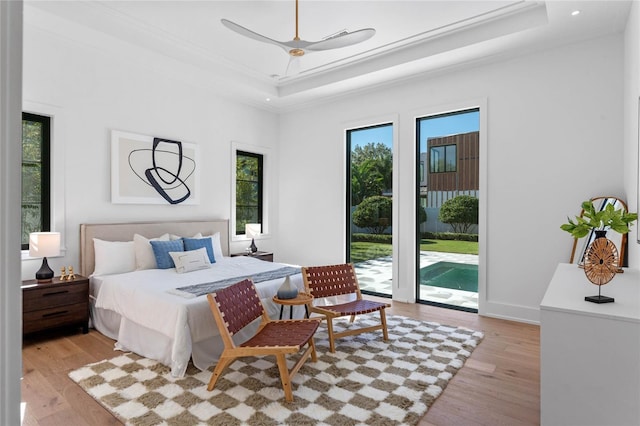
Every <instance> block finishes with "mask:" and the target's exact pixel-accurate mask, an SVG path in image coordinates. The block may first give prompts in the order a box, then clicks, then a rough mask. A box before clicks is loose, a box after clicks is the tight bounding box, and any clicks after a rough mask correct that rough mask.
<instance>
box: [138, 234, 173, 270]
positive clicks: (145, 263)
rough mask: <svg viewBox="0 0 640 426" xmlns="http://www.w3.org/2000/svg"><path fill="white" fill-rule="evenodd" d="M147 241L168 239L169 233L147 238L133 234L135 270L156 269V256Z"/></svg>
mask: <svg viewBox="0 0 640 426" xmlns="http://www.w3.org/2000/svg"><path fill="white" fill-rule="evenodd" d="M149 241H169V234H164V235H161V236H160V237H157V238H147V237H143V236H142V235H140V234H134V235H133V245H134V247H135V251H136V270H141V269H156V268H157V267H158V265H157V264H156V257H155V255H154V254H153V248H152V247H151V244H149Z"/></svg>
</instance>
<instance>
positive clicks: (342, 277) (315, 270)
mask: <svg viewBox="0 0 640 426" xmlns="http://www.w3.org/2000/svg"><path fill="white" fill-rule="evenodd" d="M302 278H303V279H304V286H305V288H306V291H307V292H308V293H310V294H311V295H312V296H313V298H314V299H313V300H314V301H317V300H318V299H323V298H325V297H331V296H342V295H348V294H353V295H355V300H353V301H350V302H345V303H339V304H333V305H326V306H312V307H311V312H315V313H318V314H321V315H324V317H325V318H326V319H327V331H328V334H329V348H330V350H331V352H335V351H336V347H335V339H338V338H340V337H345V336H351V335H354V334H360V333H365V332H369V331H375V330H382V336H383V339H384V340H385V341H386V340H387V339H388V338H389V335H388V333H387V317H386V314H385V309H386V308H388V307H391V305H390V304H388V303H381V302H375V301H372V300H365V299H363V298H362V293H360V286H359V285H358V278H357V277H356V273H355V270H354V268H353V264H351V263H345V264H340V265H327V266H308V267H304V268H302ZM376 311H378V312H380V324H377V325H374V326H370V327H361V328H355V329H350V330H346V331H343V332H341V333H335V332H334V331H333V319H334V318H338V317H344V316H351V322H353V321H354V319H355V317H356V315H363V314H368V313H371V312H376Z"/></svg>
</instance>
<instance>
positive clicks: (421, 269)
mask: <svg viewBox="0 0 640 426" xmlns="http://www.w3.org/2000/svg"><path fill="white" fill-rule="evenodd" d="M479 130H480V110H479V109H478V108H473V109H467V110H461V111H455V112H447V113H443V114H437V115H430V116H427V117H421V118H418V119H417V120H416V132H417V134H416V139H417V143H416V147H417V153H416V157H417V158H416V160H417V164H416V166H417V170H418V176H417V179H416V180H417V182H416V197H417V203H416V205H417V206H418V212H417V215H416V217H417V223H416V229H417V230H418V232H417V238H416V240H417V247H416V256H417V262H416V263H417V271H416V282H417V289H416V295H417V299H418V301H419V302H425V303H430V304H435V305H439V306H446V307H451V308H454V309H460V310H468V311H473V312H477V310H478V204H479V197H480V195H481V194H480V184H479V177H480V174H479V168H480V132H479Z"/></svg>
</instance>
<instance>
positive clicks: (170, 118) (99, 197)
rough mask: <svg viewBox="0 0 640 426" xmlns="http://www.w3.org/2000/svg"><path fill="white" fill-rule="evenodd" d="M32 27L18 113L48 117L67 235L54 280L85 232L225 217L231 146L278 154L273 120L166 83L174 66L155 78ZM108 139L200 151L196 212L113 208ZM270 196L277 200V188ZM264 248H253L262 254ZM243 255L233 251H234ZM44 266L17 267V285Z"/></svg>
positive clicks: (148, 65) (138, 64)
mask: <svg viewBox="0 0 640 426" xmlns="http://www.w3.org/2000/svg"><path fill="white" fill-rule="evenodd" d="M28 22H29V21H28V20H27V24H26V26H25V47H24V107H25V109H28V110H29V111H32V112H36V113H38V112H40V113H44V114H47V115H48V114H52V115H54V119H53V126H54V130H53V133H54V140H53V141H52V144H53V152H54V154H53V155H54V164H53V169H54V171H53V174H54V176H53V182H54V189H53V200H52V201H53V203H54V204H55V206H54V226H55V227H56V230H60V229H61V228H62V229H64V234H63V236H64V240H65V245H66V248H67V251H66V255H65V256H64V257H60V258H54V259H50V262H49V263H50V265H51V267H52V269H54V271H58V270H59V268H60V266H62V265H76V266H77V265H78V245H79V244H78V241H79V225H80V224H81V223H86V222H91V223H100V222H120V221H146V220H180V219H182V220H184V219H203V218H229V217H230V212H231V204H230V203H231V201H230V200H231V169H230V164H231V142H232V141H236V142H241V143H243V144H246V145H253V146H262V147H267V148H274V147H275V144H276V140H277V133H278V123H277V117H276V116H275V115H274V114H273V113H270V112H265V111H263V110H260V109H257V108H254V107H250V106H246V105H243V104H241V103H238V102H234V101H232V100H228V99H224V98H221V97H219V96H216V95H215V94H213V93H212V92H210V91H208V90H207V89H206V88H203V87H198V86H195V85H191V84H188V83H185V82H184V81H182V80H183V79H182V78H172V77H171V76H170V72H171V71H173V70H171V69H170V70H169V72H168V71H167V69H166V68H170V66H171V64H170V63H169V64H168V65H166V67H160V66H158V65H156V68H154V66H153V64H154V62H151V61H144V60H140V61H128V60H127V59H128V57H127V56H125V55H122V56H118V54H117V52H113V51H111V50H107V49H104V50H97V49H95V48H92V47H90V46H89V43H85V42H84V40H83V38H82V37H83V35H84V34H79V35H78V36H77V38H76V39H69V38H66V37H61V36H58V35H56V34H53V33H51V32H50V31H46V30H42V29H40V28H39V27H36V26H33V25H29V23H28ZM89 35H90V34H89ZM156 64H157V63H156ZM111 129H117V130H123V131H128V132H133V133H141V134H147V135H153V136H159V137H165V138H169V139H174V140H182V141H185V142H193V143H196V144H198V145H199V146H200V155H201V182H200V188H201V196H200V204H199V205H197V206H181V205H126V204H112V203H111V192H110V191H111V189H110V185H111V181H110V131H111ZM61 153H62V154H61ZM272 164H276V165H277V162H276V161H274V162H272ZM270 189H271V194H272V197H273V198H274V199H276V200H277V186H275V185H274V187H273V188H270ZM270 213H271V214H272V215H273V212H270ZM275 226H276V225H273V226H272V230H274V231H275V230H276V229H275ZM269 244H271V241H269V240H267V241H262V242H260V244H259V245H260V247H261V248H263V249H268V248H269ZM245 245H246V243H244V242H240V243H236V246H234V247H232V250H234V251H242V250H244V246H245ZM40 263H41V260H39V259H38V260H27V261H23V272H22V275H23V279H26V278H32V277H33V274H34V273H35V271H36V270H37V269H38V268H39V266H40Z"/></svg>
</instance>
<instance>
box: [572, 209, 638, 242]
mask: <svg viewBox="0 0 640 426" xmlns="http://www.w3.org/2000/svg"><path fill="white" fill-rule="evenodd" d="M582 210H583V213H582V216H576V220H575V222H574V221H573V220H571V219H570V218H568V217H567V219H568V220H569V223H565V224H563V225H561V226H560V229H562V230H563V231H567V232H568V233H570V234H571V235H573V236H574V238H582V237H584V236H586V235H587V234H588V233H589V232H591V230H592V229H593V230H603V231H604V230H608V229H613V230H614V231H616V232H618V233H620V234H626V233H628V232H629V229H630V227H631V225H633V222H634V221H635V220H637V219H638V214H637V213H629V212H627V211H626V210H625V209H618V210H614V208H613V204H607V205H606V206H605V208H604V209H603V210H600V211H596V209H595V207H594V206H593V203H592V202H591V201H590V200H588V201H583V202H582Z"/></svg>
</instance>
